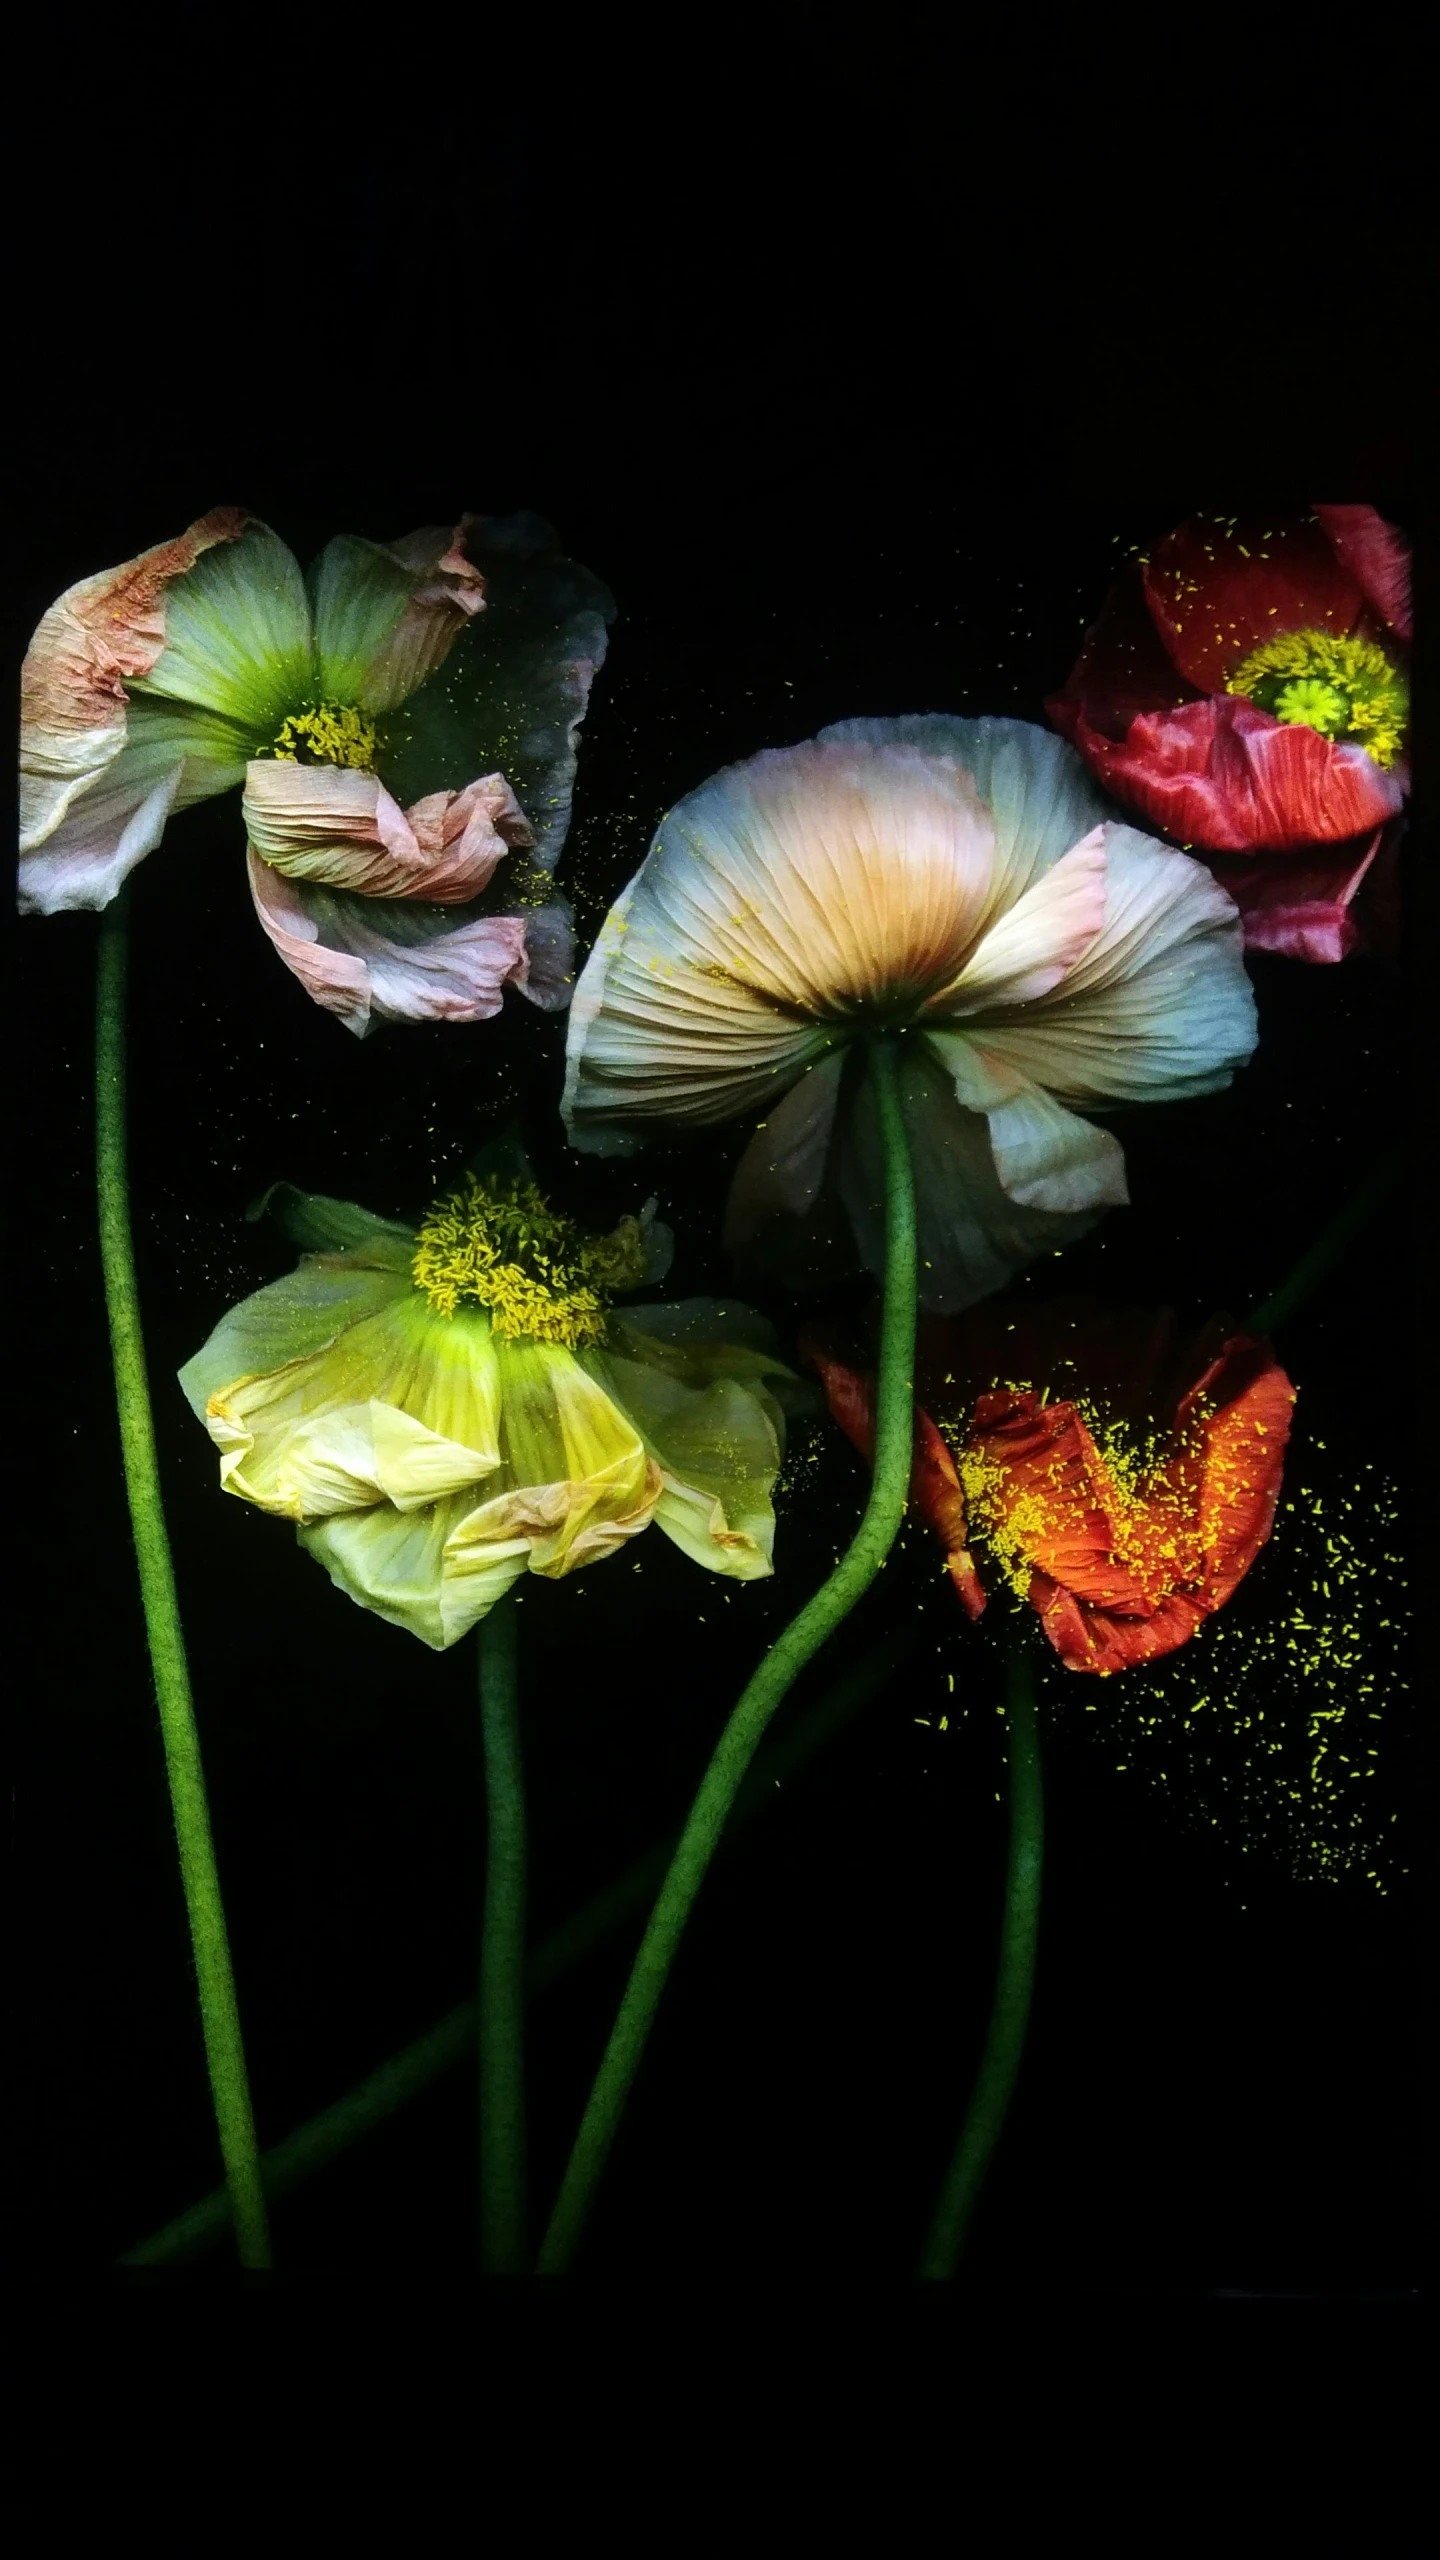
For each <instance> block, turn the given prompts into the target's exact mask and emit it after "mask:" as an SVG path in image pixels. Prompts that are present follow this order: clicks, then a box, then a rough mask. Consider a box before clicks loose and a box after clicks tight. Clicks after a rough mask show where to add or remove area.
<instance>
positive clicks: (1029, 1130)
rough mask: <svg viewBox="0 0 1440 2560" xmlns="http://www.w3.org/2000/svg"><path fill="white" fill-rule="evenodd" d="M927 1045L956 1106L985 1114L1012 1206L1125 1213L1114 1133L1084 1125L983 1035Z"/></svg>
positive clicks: (941, 1037)
mask: <svg viewBox="0 0 1440 2560" xmlns="http://www.w3.org/2000/svg"><path fill="white" fill-rule="evenodd" d="M926 1041H927V1045H928V1047H929V1049H930V1051H931V1054H932V1055H933V1056H935V1057H937V1058H938V1059H939V1061H940V1063H941V1065H942V1066H943V1067H944V1069H945V1072H946V1074H947V1075H948V1076H949V1078H950V1080H951V1083H952V1085H953V1087H954V1091H955V1099H956V1101H957V1102H959V1103H960V1104H961V1105H962V1106H963V1108H964V1109H965V1110H967V1111H976V1112H983V1113H984V1115H985V1119H986V1124H987V1126H988V1129H989V1133H990V1153H991V1156H992V1158H993V1159H994V1165H995V1171H996V1173H997V1174H998V1176H999V1178H1000V1182H1001V1184H1002V1186H1003V1188H1004V1190H1005V1191H1006V1192H1007V1193H1008V1195H1009V1197H1010V1198H1011V1199H1012V1200H1014V1201H1018V1203H1019V1204H1020V1206H1021V1207H1022V1208H1026V1209H1047V1210H1051V1211H1056V1212H1061V1213H1064V1214H1070V1215H1073V1214H1075V1213H1076V1212H1082V1213H1083V1212H1085V1211H1088V1210H1093V1209H1112V1208H1123V1207H1124V1205H1125V1203H1126V1202H1127V1201H1128V1199H1129V1197H1130V1194H1129V1191H1128V1190H1127V1189H1126V1184H1125V1156H1124V1151H1123V1149H1122V1148H1121V1146H1120V1144H1119V1141H1118V1139H1116V1138H1113V1137H1112V1136H1111V1134H1110V1132H1109V1130H1108V1129H1100V1128H1097V1127H1096V1126H1095V1124H1094V1122H1093V1121H1090V1120H1081V1119H1077V1117H1076V1115H1075V1113H1074V1112H1073V1111H1067V1110H1066V1109H1065V1107H1064V1105H1063V1103H1059V1102H1057V1101H1056V1100H1055V1098H1054V1096H1053V1094H1050V1093H1047V1092H1045V1090H1044V1089H1043V1087H1042V1086H1040V1085H1038V1084H1036V1083H1034V1082H1033V1081H1032V1079H1031V1078H1030V1077H1029V1076H1027V1075H1024V1074H1023V1073H1021V1071H1020V1070H1019V1069H1018V1068H1017V1067H1016V1066H1015V1064H1014V1062H1013V1060H1012V1059H1010V1058H1007V1057H1005V1056H1004V1055H1002V1054H1001V1053H1000V1052H998V1051H996V1052H992V1051H991V1050H990V1049H988V1048H987V1046H986V1045H985V1038H984V1034H983V1032H976V1033H975V1034H973V1035H969V1034H967V1033H965V1032H961V1031H947V1032H928V1033H927V1034H926Z"/></svg>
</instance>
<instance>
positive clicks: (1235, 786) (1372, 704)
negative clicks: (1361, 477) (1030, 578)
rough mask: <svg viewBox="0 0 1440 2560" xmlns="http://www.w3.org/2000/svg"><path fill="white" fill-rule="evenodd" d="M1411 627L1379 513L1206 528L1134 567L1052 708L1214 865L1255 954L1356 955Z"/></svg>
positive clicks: (1392, 542)
mask: <svg viewBox="0 0 1440 2560" xmlns="http://www.w3.org/2000/svg"><path fill="white" fill-rule="evenodd" d="M1410 632H1411V623H1410V555H1409V552H1408V549H1407V547H1406V545H1405V542H1404V540H1403V537H1402V536H1401V535H1400V534H1399V533H1398V532H1397V531H1396V529H1395V527H1394V526H1393V525H1389V524H1386V523H1385V521H1384V519H1383V518H1382V517H1381V516H1378V515H1377V514H1376V512H1375V510H1374V508H1373V507H1314V508H1312V509H1311V511H1310V513H1309V514H1308V515H1306V516H1300V517H1289V518H1281V517H1271V518H1268V519H1267V518H1265V517H1257V518H1256V519H1255V520H1254V521H1253V522H1250V521H1247V520H1244V519H1242V518H1240V517H1236V516H1196V517H1192V518H1191V519H1190V520H1189V521H1188V522H1187V523H1185V524H1182V525H1180V526H1179V527H1178V528H1177V529H1176V531H1175V532H1173V533H1170V534H1167V535H1166V537H1165V539H1164V541H1163V542H1159V543H1157V544H1156V545H1155V547H1154V549H1153V550H1152V551H1151V552H1150V553H1149V554H1148V555H1146V556H1145V557H1143V558H1141V559H1138V560H1134V561H1132V562H1131V563H1130V564H1129V566H1128V567H1127V568H1126V569H1125V570H1124V572H1123V573H1122V575H1121V577H1120V578H1119V579H1118V580H1117V582H1116V584H1115V586H1114V587H1113V589H1112V590H1111V593H1110V595H1109V597H1108V599H1107V601H1106V603H1105V606H1104V609H1103V611H1102V612H1101V615H1100V619H1099V621H1098V622H1096V623H1095V624H1094V625H1093V626H1092V628H1091V629H1090V630H1089V631H1087V632H1086V635H1085V639H1084V643H1083V645H1082V648H1081V651H1080V655H1079V657H1078V659H1077V660H1076V662H1075V665H1074V667H1073V669H1072V670H1071V673H1070V675H1069V677H1068V679H1067V680H1066V682H1065V684H1064V686H1063V687H1062V688H1061V690H1060V692H1059V693H1057V694H1055V695H1054V696H1053V697H1052V699H1051V700H1050V701H1049V702H1047V704H1046V706H1045V707H1046V710H1047V711H1048V713H1049V715H1050V718H1051V719H1052V720H1053V721H1054V723H1055V726H1056V727H1057V729H1059V730H1061V731H1062V732H1063V734H1064V736H1066V737H1067V738H1069V739H1070V740H1071V741H1072V743H1073V744H1074V745H1075V746H1076V747H1078V749H1079V751H1080V753H1081V754H1082V755H1083V756H1084V758H1085V761H1086V763H1087V764H1088V765H1089V766H1090V768H1091V770H1092V772H1094V773H1095V774H1096V775H1097V776H1098V778H1099V780H1100V781H1101V782H1102V783H1103V784H1104V786H1105V788H1106V790H1107V791H1109V792H1111V793H1113V795H1114V797H1115V798H1116V799H1117V800H1118V801H1120V802H1121V803H1122V804H1123V805H1124V806H1126V807H1128V808H1131V809H1134V810H1135V811H1136V812H1137V813H1138V815H1139V816H1140V818H1141V819H1142V820H1143V821H1144V823H1145V824H1146V825H1147V826H1152V827H1156V828H1158V829H1159V830H1160V831H1161V832H1162V833H1163V834H1165V835H1167V836H1169V837H1171V838H1173V840H1174V841H1175V842H1176V843H1177V844H1179V845H1181V846H1183V847H1184V849H1185V850H1186V851H1187V852H1188V851H1189V850H1190V849H1191V848H1192V847H1193V848H1194V850H1195V851H1197V852H1200V853H1203V854H1204V855H1205V856H1206V857H1207V859H1210V860H1211V864H1212V868H1213V869H1214V871H1215V873H1216V876H1217V878H1218V879H1220V880H1221V881H1223V883H1224V885H1225V887H1226V888H1227V889H1228V890H1229V892H1230V894H1231V896H1232V897H1233V898H1234V899H1235V901H1236V903H1237V905H1238V906H1239V908H1240V910H1241V913H1242V915H1243V916H1244V919H1245V939H1246V943H1247V945H1248V946H1249V947H1250V948H1251V949H1254V950H1259V951H1278V952H1283V953H1285V954H1287V955H1288V956H1289V957H1290V958H1292V959H1297V960H1313V961H1331V960H1343V959H1344V958H1345V957H1346V955H1347V954H1348V953H1349V952H1350V951H1352V950H1354V949H1355V948H1357V947H1361V946H1362V944H1363V942H1364V941H1365V940H1366V939H1367V938H1368V940H1369V941H1370V942H1371V943H1373V944H1374V945H1375V946H1376V947H1381V944H1382V942H1383V939H1384V930H1385V919H1384V914H1383V909H1384V902H1385V897H1386V890H1387V881H1386V879H1385V878H1382V874H1388V870H1389V867H1390V862H1391V858H1392V857H1393V853H1394V850H1395V846H1396V842H1397V837H1398V829H1399V823H1400V822H1399V812H1400V810H1401V808H1402V806H1403V803H1404V798H1405V793H1406V789H1407V787H1408V778H1407V773H1406V767H1405V763H1404V748H1405V738H1406V726H1407V721H1408V716H1409V698H1408V689H1407V683H1406V675H1405V658H1406V647H1405V644H1406V643H1407V642H1408V641H1409V638H1410ZM1362 882H1366V883H1367V887H1366V894H1365V899H1364V900H1363V901H1362V907H1368V908H1369V909H1370V910H1371V913H1370V919H1369V925H1368V936H1367V933H1366V932H1365V931H1364V930H1362V926H1361V924H1360V923H1357V918H1356V914H1355V899H1356V893H1357V891H1358V890H1359V889H1360V887H1361V884H1362Z"/></svg>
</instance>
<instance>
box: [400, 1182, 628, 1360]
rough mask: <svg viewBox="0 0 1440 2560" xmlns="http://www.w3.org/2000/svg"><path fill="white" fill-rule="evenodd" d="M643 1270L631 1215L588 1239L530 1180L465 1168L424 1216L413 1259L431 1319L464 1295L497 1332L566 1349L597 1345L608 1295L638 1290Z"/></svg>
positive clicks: (453, 1307) (450, 1310)
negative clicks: (488, 1178)
mask: <svg viewBox="0 0 1440 2560" xmlns="http://www.w3.org/2000/svg"><path fill="white" fill-rule="evenodd" d="M644 1269H645V1237H644V1231H643V1229H642V1227H641V1225H640V1221H639V1219H638V1218H622V1219H621V1221H620V1224H619V1226H618V1227H617V1228H616V1229H615V1232H614V1234H613V1235H608V1236H594V1235H588V1234H586V1232H585V1231H584V1229H583V1228H581V1227H577V1226H576V1225H575V1224H574V1223H573V1221H572V1220H571V1219H569V1218H563V1217H561V1216H560V1215H559V1214H558V1213H557V1212H556V1211H555V1210H553V1209H551V1208H550V1207H549V1206H548V1205H547V1203H546V1201H545V1199H544V1197H543V1195H542V1194H541V1192H540V1191H539V1190H538V1189H537V1188H536V1186H535V1184H534V1183H533V1182H520V1181H509V1182H488V1183H487V1182H481V1181H480V1180H478V1178H477V1177H476V1175H474V1174H473V1173H471V1174H467V1175H466V1177H465V1180H464V1183H463V1184H462V1185H461V1188H460V1189H459V1190H458V1191H455V1192H452V1193H451V1194H450V1196H449V1198H448V1199H445V1200H440V1201H437V1202H436V1204H435V1207H434V1208H433V1209H431V1210H430V1212H429V1213H428V1215H427V1216H426V1217H425V1219H424V1220H423V1221H422V1223H421V1227H420V1234H419V1241H418V1244H417V1246H416V1252H415V1259H414V1261H413V1263H412V1264H411V1273H412V1276H413V1278H414V1281H415V1285H416V1287H417V1289H423V1290H424V1292H425V1295H426V1297H427V1298H428V1299H429V1301H430V1304H431V1306H432V1307H434V1309H435V1310H436V1313H437V1314H438V1315H442V1316H453V1315H454V1313H455V1311H456V1309H457V1307H459V1305H460V1304H461V1301H462V1300H463V1299H467V1298H468V1299H472V1300H473V1301H474V1302H475V1303H476V1304H477V1305H478V1306H482V1307H484V1308H485V1309H486V1311H487V1312H488V1314H489V1317H490V1323H491V1326H492V1328H493V1330H494V1331H495V1332H496V1333H499V1334H504V1335H506V1336H507V1337H510V1338H515V1337H519V1336H524V1337H526V1338H528V1339H529V1340H530V1341H532V1342H561V1343H564V1344H566V1345H567V1346H568V1348H569V1349H571V1350H572V1351H573V1350H575V1349H578V1348H579V1347H580V1346H581V1345H583V1344H585V1343H593V1342H603V1340H604V1338H605V1309H606V1306H607V1305H608V1303H609V1299H610V1296H611V1294H612V1292H613V1291H614V1290H616V1289H625V1288H630V1289H633V1288H636V1287H638V1286H639V1283H640V1281H641V1280H642V1278H643V1277H644Z"/></svg>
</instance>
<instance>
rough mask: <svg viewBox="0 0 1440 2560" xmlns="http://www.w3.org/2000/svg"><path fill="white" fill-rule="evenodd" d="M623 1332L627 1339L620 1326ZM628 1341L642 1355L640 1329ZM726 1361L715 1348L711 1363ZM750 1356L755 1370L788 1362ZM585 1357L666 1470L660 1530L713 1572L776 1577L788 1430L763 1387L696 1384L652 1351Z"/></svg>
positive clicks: (658, 1508)
mask: <svg viewBox="0 0 1440 2560" xmlns="http://www.w3.org/2000/svg"><path fill="white" fill-rule="evenodd" d="M615 1332H616V1334H617V1337H619V1336H620V1328H618V1327H617V1328H615ZM628 1340H629V1343H630V1345H631V1347H632V1348H639V1345H638V1343H637V1341H636V1336H635V1331H634V1329H633V1328H632V1329H630V1330H629V1332H628ZM657 1347H658V1346H657ZM669 1347H670V1348H671V1349H672V1350H673V1349H678V1348H679V1346H678V1345H672V1346H669ZM723 1356H724V1355H723V1353H722V1351H721V1349H720V1346H719V1345H713V1346H712V1357H714V1358H715V1359H717V1360H718V1358H720V1357H723ZM732 1356H733V1357H735V1358H737V1359H739V1358H743V1357H744V1356H745V1354H744V1352H743V1349H742V1347H741V1346H738V1345H737V1346H735V1349H734V1352H733V1354H732ZM748 1356H749V1358H750V1360H751V1361H752V1362H753V1363H755V1365H756V1367H757V1368H758V1367H761V1366H775V1367H778V1366H779V1365H780V1364H779V1363H766V1362H765V1360H764V1355H763V1354H759V1353H756V1352H753V1351H752V1352H751V1353H750V1354H749V1355H748ZM581 1357H582V1358H583V1360H584V1362H585V1365H586V1367H587V1368H588V1369H589V1370H590V1371H591V1372H592V1374H593V1375H594V1376H595V1377H596V1378H598V1379H600V1380H602V1381H603V1383H604V1385H605V1388H606V1390H607V1392H608V1393H609V1394H610V1395H612V1396H613V1397H614V1400H615V1402H616V1403H617V1404H618V1405H619V1406H621V1407H622V1408H623V1410H624V1411H625V1413H627V1414H628V1415H629V1417H630V1419H631V1421H632V1422H633V1423H634V1425H635V1427H636V1428H637V1430H639V1431H640V1432H641V1433H642V1434H643V1436H644V1442H645V1447H646V1450H647V1452H648V1454H649V1456H650V1457H651V1458H652V1459H653V1461H654V1462H655V1464H656V1465H657V1466H658V1468H659V1469H660V1473H661V1476H662V1479H663V1486H664V1489H663V1491H662V1493H661V1495H660V1498H659V1500H658V1502H657V1503H656V1505H655V1521H656V1526H657V1527H658V1528H661V1529H663V1530H664V1531H665V1534H666V1536H667V1537H669V1538H672V1539H673V1540H674V1542H675V1544H676V1546H678V1547H680V1548H683V1550H684V1552H685V1554H686V1555H688V1556H690V1557H692V1558H693V1559H694V1561H695V1562H696V1563H697V1564H703V1565H705V1566H707V1567H708V1568H709V1569H710V1570H711V1571H712V1572H714V1573H724V1574H729V1575H732V1576H734V1577H735V1578H736V1579H737V1580H739V1581H742V1582H748V1581H753V1580H754V1579H755V1578H756V1576H757V1575H761V1574H767V1573H770V1572H771V1571H773V1565H772V1561H771V1559H772V1556H773V1553H774V1545H775V1513H774V1507H773V1503H772V1500H771V1496H772V1494H773V1491H774V1485H775V1478H776V1476H777V1475H778V1473H779V1471H780V1459H781V1428H780V1418H779V1415H778V1412H777V1411H776V1408H775V1406H774V1405H773V1404H772V1403H771V1401H770V1398H769V1397H768V1396H767V1395H766V1394H765V1393H764V1391H763V1389H761V1388H759V1387H758V1386H756V1385H755V1384H746V1383H744V1382H743V1381H742V1379H741V1378H740V1377H738V1376H735V1375H733V1374H732V1375H728V1376H727V1375H719V1376H715V1375H713V1374H712V1381H711V1383H710V1384H709V1385H708V1386H704V1387H697V1386H692V1385H689V1384H687V1383H686V1381H685V1380H684V1378H683V1377H680V1376H677V1375H675V1374H674V1373H673V1370H672V1369H671V1368H670V1367H669V1366H668V1365H667V1364H662V1363H661V1362H660V1361H659V1360H657V1359H656V1358H655V1357H654V1356H653V1351H652V1352H649V1353H647V1356H646V1357H644V1358H641V1359H631V1358H628V1357H626V1356H624V1355H623V1354H621V1353H619V1352H617V1351H614V1350H606V1351H603V1352H602V1351H587V1352H585V1353H582V1354H581Z"/></svg>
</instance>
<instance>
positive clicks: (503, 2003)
mask: <svg viewBox="0 0 1440 2560" xmlns="http://www.w3.org/2000/svg"><path fill="white" fill-rule="evenodd" d="M515 1609H516V1603H515V1596H514V1593H513V1592H508V1591H507V1592H506V1593H505V1594H504V1596H503V1597H502V1598H501V1599H500V1600H498V1601H497V1602H496V1604H495V1607H494V1608H493V1609H492V1610H491V1611H490V1614H489V1616H488V1617H487V1618H485V1619H483V1620H482V1622H481V1626H480V1634H479V1656H480V1727H481V1735H482V1739H483V1743H484V1754H485V1814H486V1852H485V1902H484V1914H483V1919H482V1923H481V1931H480V2000H479V2012H480V2019H479V2023H480V2041H479V2062H480V2264H481V2267H482V2270H483V2272H484V2273H485V2274H486V2275H504V2276H513V2275H520V2274H523V2272H524V2268H525V1775H524V1767H523V1763H522V1759H521V1752H520V1719H519V1714H518V1697H519V1690H518V1682H517V1679H516V1659H517V1641H516V1639H517V1635H518V1629H517V1625H516V1617H515Z"/></svg>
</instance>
